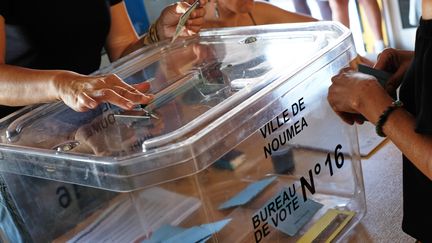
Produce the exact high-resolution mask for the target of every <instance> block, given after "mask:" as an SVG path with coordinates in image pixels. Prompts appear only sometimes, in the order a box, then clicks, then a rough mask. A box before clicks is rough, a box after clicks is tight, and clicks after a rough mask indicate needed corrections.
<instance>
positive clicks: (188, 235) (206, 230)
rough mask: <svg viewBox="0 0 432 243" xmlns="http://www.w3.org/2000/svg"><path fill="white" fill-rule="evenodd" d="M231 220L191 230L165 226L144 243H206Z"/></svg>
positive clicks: (203, 225) (194, 227) (143, 242)
mask: <svg viewBox="0 0 432 243" xmlns="http://www.w3.org/2000/svg"><path fill="white" fill-rule="evenodd" d="M230 221H231V219H224V220H220V221H217V222H213V223H208V224H202V225H198V226H193V227H190V228H182V227H177V226H172V225H164V226H162V227H160V228H159V229H158V230H156V231H155V232H154V233H153V234H152V235H151V237H150V239H147V240H144V241H142V243H159V242H164V243H176V242H206V241H207V240H208V239H210V238H211V236H212V235H213V234H214V233H217V232H219V231H220V230H222V229H223V228H224V227H225V226H226V225H227V224H229V222H230Z"/></svg>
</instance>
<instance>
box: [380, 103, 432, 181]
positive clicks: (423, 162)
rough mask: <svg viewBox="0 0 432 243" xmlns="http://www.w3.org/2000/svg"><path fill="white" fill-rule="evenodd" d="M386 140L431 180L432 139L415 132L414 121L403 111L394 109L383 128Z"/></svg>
mask: <svg viewBox="0 0 432 243" xmlns="http://www.w3.org/2000/svg"><path fill="white" fill-rule="evenodd" d="M383 129H384V130H383V131H384V133H385V134H386V135H387V137H388V138H390V139H391V141H392V142H393V143H394V144H395V145H396V146H397V147H398V148H399V149H400V150H401V151H402V153H403V154H404V155H405V156H406V157H407V158H408V159H409V160H411V162H413V164H414V165H415V166H416V167H417V168H418V169H419V170H420V171H421V172H422V173H423V174H425V175H426V176H427V177H429V179H431V180H432V137H431V136H429V135H423V134H419V133H416V132H415V119H414V117H413V116H412V115H411V114H410V113H408V112H407V111H406V110H405V109H396V110H395V111H394V112H393V113H392V114H391V115H390V116H389V118H388V120H387V122H386V123H385V125H384V126H383Z"/></svg>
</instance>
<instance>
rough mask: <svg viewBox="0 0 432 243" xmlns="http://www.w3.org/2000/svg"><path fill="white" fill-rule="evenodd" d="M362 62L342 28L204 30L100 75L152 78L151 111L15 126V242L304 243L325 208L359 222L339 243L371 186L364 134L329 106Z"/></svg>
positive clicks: (66, 111) (8, 170) (29, 120)
mask: <svg viewBox="0 0 432 243" xmlns="http://www.w3.org/2000/svg"><path fill="white" fill-rule="evenodd" d="M251 39H253V40H254V41H253V42H250V41H245V40H251ZM356 56H357V54H356V51H355V48H354V45H353V42H352V37H351V34H350V32H349V30H348V29H346V28H345V27H344V26H342V25H340V24H338V23H336V22H315V23H302V24H281V25H266V26H251V27H241V28H228V29H220V30H206V31H203V32H201V33H200V35H198V36H195V37H190V38H179V39H177V40H176V41H175V42H173V43H165V42H160V43H159V44H157V45H155V46H149V47H145V48H142V49H140V50H137V51H136V52H134V53H131V54H130V55H128V56H126V57H124V58H122V59H120V60H118V61H117V62H115V63H112V64H111V65H109V66H107V67H105V68H103V69H101V70H98V71H97V72H95V73H94V75H105V74H108V73H115V74H116V75H118V76H119V77H120V78H122V79H123V80H124V81H125V82H127V83H129V84H131V85H133V84H137V83H141V82H149V83H150V87H151V90H150V91H149V92H151V93H153V94H154V96H155V98H154V100H153V101H152V102H151V103H149V104H146V105H139V104H137V106H136V107H135V108H134V109H132V110H128V111H126V110H122V109H121V108H119V107H116V106H115V105H107V104H104V105H101V106H100V107H98V108H96V109H94V110H90V111H87V112H81V113H79V112H75V111H73V110H72V109H70V108H68V107H67V106H65V105H64V104H63V103H53V104H43V105H39V106H28V107H25V108H23V109H22V110H19V111H17V112H16V113H14V114H12V115H11V116H8V117H5V118H4V119H2V120H0V172H1V174H2V178H3V180H2V181H1V185H0V186H1V188H3V189H4V190H2V192H1V194H0V201H1V202H3V203H2V204H0V206H1V208H0V210H3V211H1V212H8V213H7V214H2V215H10V216H11V217H5V220H9V221H8V225H11V227H12V230H11V231H10V232H15V233H13V234H8V235H7V236H6V237H7V240H8V241H9V242H20V241H24V242H27V241H28V242H31V241H33V242H51V241H55V242H67V241H70V242H106V241H113V239H115V240H114V241H118V242H136V241H141V242H159V241H167V242H170V241H171V242H198V241H202V240H208V241H210V242H211V241H213V242H229V243H231V242H274V241H280V242H296V241H298V240H299V239H301V237H303V236H304V235H305V234H307V233H308V231H309V230H310V229H311V227H312V226H313V225H314V223H315V222H317V221H318V220H319V219H320V218H321V217H323V216H324V215H325V213H326V210H327V209H336V210H338V212H340V211H341V210H345V211H349V212H350V215H354V216H353V217H352V218H351V219H350V221H349V222H348V223H347V224H346V225H345V226H344V227H343V229H341V230H340V232H339V233H338V234H337V238H336V239H335V240H336V241H338V240H340V239H343V238H344V236H345V235H346V234H347V233H348V232H349V231H350V230H351V229H352V228H353V227H354V226H355V225H356V224H357V223H358V222H359V221H360V220H361V218H362V217H363V215H364V212H365V203H364V190H363V181H362V178H363V177H362V174H361V166H360V157H359V155H358V143H357V134H356V129H355V128H354V127H352V126H348V125H345V124H344V123H343V122H342V121H341V120H340V119H339V118H338V116H337V115H336V114H335V113H334V112H333V111H332V109H331V108H330V107H329V105H328V102H327V100H326V97H327V91H328V87H329V86H330V84H331V80H330V79H331V77H332V76H334V75H335V74H337V73H338V71H339V70H340V69H341V68H343V67H345V66H347V65H349V63H350V62H351V61H352V60H354V59H355V57H356ZM230 155H235V156H230ZM216 161H217V163H216ZM215 164H217V165H220V164H223V165H227V166H216V165H215ZM270 179H271V180H270ZM221 205H229V207H221ZM2 223H3V222H2ZM8 232H9V231H8ZM14 237H15V238H14ZM17 237H18V238H19V239H18V238H17Z"/></svg>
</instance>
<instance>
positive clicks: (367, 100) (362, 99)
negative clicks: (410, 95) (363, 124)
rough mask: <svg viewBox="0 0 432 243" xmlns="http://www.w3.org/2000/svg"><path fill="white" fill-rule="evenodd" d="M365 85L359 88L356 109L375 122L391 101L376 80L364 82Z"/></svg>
mask: <svg viewBox="0 0 432 243" xmlns="http://www.w3.org/2000/svg"><path fill="white" fill-rule="evenodd" d="M364 83H365V86H364V87H362V88H360V89H359V90H358V91H359V92H360V95H359V96H358V97H359V98H358V100H357V104H356V106H357V107H356V110H357V111H358V113H360V114H362V115H363V116H364V117H366V118H367V119H368V121H370V122H372V123H373V124H376V122H377V121H378V118H379V116H380V115H381V113H382V111H383V110H384V109H386V108H387V107H388V106H389V105H390V104H391V103H392V101H393V99H392V98H391V97H390V96H389V95H388V94H387V92H386V91H385V90H384V89H383V88H382V87H381V86H380V84H379V83H378V81H377V80H370V81H369V82H364Z"/></svg>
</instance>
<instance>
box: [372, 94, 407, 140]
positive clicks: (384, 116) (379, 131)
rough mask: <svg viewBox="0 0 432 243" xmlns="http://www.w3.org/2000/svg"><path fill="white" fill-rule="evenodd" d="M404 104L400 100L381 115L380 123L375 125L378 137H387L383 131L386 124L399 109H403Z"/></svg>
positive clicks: (394, 102)
mask: <svg viewBox="0 0 432 243" xmlns="http://www.w3.org/2000/svg"><path fill="white" fill-rule="evenodd" d="M402 106H403V103H402V101H400V100H396V101H393V102H392V103H391V105H389V106H387V108H386V109H385V110H384V111H383V112H382V113H381V115H380V116H379V118H378V121H377V122H376V125H375V131H376V133H377V135H378V136H380V137H386V134H385V133H384V131H383V127H384V125H385V123H386V122H387V120H388V118H389V116H390V115H391V114H392V113H393V112H394V111H395V110H396V109H398V108H400V107H402Z"/></svg>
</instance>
